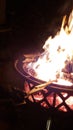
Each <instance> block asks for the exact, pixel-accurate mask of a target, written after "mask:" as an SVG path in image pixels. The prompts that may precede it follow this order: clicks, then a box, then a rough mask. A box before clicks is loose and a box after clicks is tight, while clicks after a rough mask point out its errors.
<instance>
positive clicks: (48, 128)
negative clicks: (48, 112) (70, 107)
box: [46, 118, 51, 130]
mask: <svg viewBox="0 0 73 130" xmlns="http://www.w3.org/2000/svg"><path fill="white" fill-rule="evenodd" d="M50 125H51V118H49V119H48V120H47V124H46V130H50Z"/></svg>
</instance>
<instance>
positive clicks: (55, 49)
mask: <svg viewBox="0 0 73 130" xmlns="http://www.w3.org/2000/svg"><path fill="white" fill-rule="evenodd" d="M66 20H67V19H66V16H64V18H63V22H62V25H61V29H60V31H59V32H57V34H56V35H55V36H54V37H52V36H50V37H49V38H48V40H47V41H46V42H45V44H44V46H43V49H44V52H43V53H42V54H41V55H40V57H39V58H38V60H37V61H36V62H31V63H29V64H28V68H33V70H34V72H35V75H34V76H35V77H36V78H38V79H41V80H44V81H49V80H53V79H57V80H58V83H59V84H67V85H72V78H73V10H72V12H71V14H70V16H69V19H68V21H66Z"/></svg>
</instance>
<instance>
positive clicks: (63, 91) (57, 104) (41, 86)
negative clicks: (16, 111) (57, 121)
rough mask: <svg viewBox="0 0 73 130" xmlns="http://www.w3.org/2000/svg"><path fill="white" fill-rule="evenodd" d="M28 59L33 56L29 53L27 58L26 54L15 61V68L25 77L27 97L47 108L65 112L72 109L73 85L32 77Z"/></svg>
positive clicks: (30, 59)
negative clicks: (28, 69) (29, 71)
mask: <svg viewBox="0 0 73 130" xmlns="http://www.w3.org/2000/svg"><path fill="white" fill-rule="evenodd" d="M36 58H37V56H35V57H34V59H36ZM28 59H29V60H28ZM26 60H28V61H32V56H31V55H28V58H27V56H26V55H25V56H23V58H21V59H18V60H16V62H15V68H16V69H17V71H18V72H19V73H20V74H21V75H22V76H24V78H25V82H24V90H23V91H24V92H25V93H26V96H25V98H28V99H29V100H30V101H31V102H36V103H38V104H40V105H41V106H42V107H44V108H46V109H55V110H60V111H64V112H69V111H72V110H73V86H72V85H71V86H68V85H61V84H57V83H56V82H53V83H52V82H51V81H49V82H48V83H46V82H45V81H42V80H39V79H36V78H34V77H32V76H31V75H29V73H27V69H26V66H27V62H26ZM23 61H25V63H24V62H23ZM28 63H29V62H28ZM24 66H25V69H24Z"/></svg>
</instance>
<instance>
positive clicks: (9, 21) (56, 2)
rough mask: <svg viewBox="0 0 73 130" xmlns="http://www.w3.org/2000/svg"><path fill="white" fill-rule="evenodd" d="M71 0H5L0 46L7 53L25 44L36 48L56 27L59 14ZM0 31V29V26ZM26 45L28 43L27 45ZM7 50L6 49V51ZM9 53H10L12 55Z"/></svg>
mask: <svg viewBox="0 0 73 130" xmlns="http://www.w3.org/2000/svg"><path fill="white" fill-rule="evenodd" d="M72 3H73V2H72V0H43V1H42V0H35V1H32V0H21V1H17V0H6V11H5V15H6V19H5V24H3V25H0V28H1V29H2V28H3V29H10V31H7V32H6V31H5V32H4V30H2V32H3V33H0V47H1V50H2V49H5V50H6V49H7V51H9V55H12V53H15V52H17V53H19V52H24V53H25V50H26V48H27V50H28V48H30V50H32V49H31V45H32V47H33V50H35V47H34V46H36V47H37V48H36V50H40V49H41V48H42V46H43V44H44V43H45V40H47V38H48V37H49V35H54V34H55V33H56V32H57V29H58V28H60V25H61V22H62V18H63V16H64V15H65V14H67V15H68V14H69V13H70V11H71V9H72ZM0 32H1V30H0ZM27 46H28V47H27ZM6 53H8V52H6ZM12 56H13V55H12Z"/></svg>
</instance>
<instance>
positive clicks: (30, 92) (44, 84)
mask: <svg viewBox="0 0 73 130" xmlns="http://www.w3.org/2000/svg"><path fill="white" fill-rule="evenodd" d="M53 82H57V80H52V81H48V82H47V83H43V84H40V85H37V86H35V87H34V88H33V89H32V90H31V91H29V92H28V93H27V96H26V97H28V96H29V95H31V94H33V93H35V92H38V91H40V90H42V89H44V88H45V87H47V86H48V85H50V84H52V83H53Z"/></svg>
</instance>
